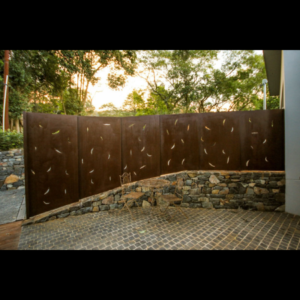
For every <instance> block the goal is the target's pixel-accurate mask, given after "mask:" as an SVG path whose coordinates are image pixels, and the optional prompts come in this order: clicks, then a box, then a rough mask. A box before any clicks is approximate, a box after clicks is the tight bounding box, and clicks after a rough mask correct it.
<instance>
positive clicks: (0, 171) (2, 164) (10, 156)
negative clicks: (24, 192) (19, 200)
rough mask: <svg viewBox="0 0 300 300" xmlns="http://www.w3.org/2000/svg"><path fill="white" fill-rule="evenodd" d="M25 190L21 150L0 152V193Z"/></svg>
mask: <svg viewBox="0 0 300 300" xmlns="http://www.w3.org/2000/svg"><path fill="white" fill-rule="evenodd" d="M22 188H25V174H24V156H23V149H13V150H9V151H0V192H1V191H6V190H13V189H22Z"/></svg>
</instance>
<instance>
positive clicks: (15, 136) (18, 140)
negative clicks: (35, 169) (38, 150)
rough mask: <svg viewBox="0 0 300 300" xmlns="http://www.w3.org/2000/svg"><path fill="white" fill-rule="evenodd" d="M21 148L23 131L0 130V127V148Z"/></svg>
mask: <svg viewBox="0 0 300 300" xmlns="http://www.w3.org/2000/svg"><path fill="white" fill-rule="evenodd" d="M18 148H23V133H17V132H16V131H15V130H14V131H10V130H7V131H4V132H3V131H2V127H0V150H2V151H6V150H9V149H18Z"/></svg>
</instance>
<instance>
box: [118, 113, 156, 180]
mask: <svg viewBox="0 0 300 300" xmlns="http://www.w3.org/2000/svg"><path fill="white" fill-rule="evenodd" d="M124 172H130V173H131V179H132V181H136V180H141V179H145V178H150V177H155V176H159V175H160V129H159V116H141V117H125V118H122V173H124ZM120 175H121V174H120Z"/></svg>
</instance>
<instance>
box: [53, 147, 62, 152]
mask: <svg viewBox="0 0 300 300" xmlns="http://www.w3.org/2000/svg"><path fill="white" fill-rule="evenodd" d="M54 150H55V151H56V152H57V153H62V152H60V151H59V150H57V149H55V148H54Z"/></svg>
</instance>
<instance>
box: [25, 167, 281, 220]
mask: <svg viewBox="0 0 300 300" xmlns="http://www.w3.org/2000/svg"><path fill="white" fill-rule="evenodd" d="M178 177H181V178H184V179H185V185H184V187H183V201H182V204H181V206H182V207H189V208H214V209H219V208H225V209H226V208H239V207H241V208H243V209H252V210H266V211H274V210H276V211H282V209H281V207H282V206H283V205H284V203H285V172H284V171H270V172H266V171H253V172H252V171H241V172H234V171H214V172H212V171H184V172H178V173H172V174H166V175H162V176H160V177H156V178H159V179H166V180H169V181H170V183H171V184H170V186H169V187H167V188H165V189H164V194H167V193H174V191H175V186H176V183H177V178H178ZM129 189H132V190H136V191H142V192H144V193H145V195H144V196H143V197H141V198H140V199H139V201H138V202H139V205H141V204H142V202H143V201H144V200H145V201H148V199H149V196H150V191H149V188H144V187H139V186H138V182H133V183H132V185H131V186H129ZM121 195H122V190H121V188H120V187H118V188H116V189H113V190H109V191H107V192H104V193H101V194H97V195H94V196H91V197H87V198H84V199H81V200H79V202H76V203H73V204H71V205H66V206H63V207H60V208H58V209H55V210H52V211H49V212H46V213H43V214H40V215H37V216H34V217H31V218H30V219H28V220H26V221H24V222H23V225H28V224H32V223H39V222H46V221H48V220H54V219H56V218H64V217H68V216H76V215H82V214H85V213H89V212H98V211H100V210H113V209H119V208H122V207H123V204H119V203H118V202H119V200H120V198H121ZM283 211H284V209H283Z"/></svg>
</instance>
